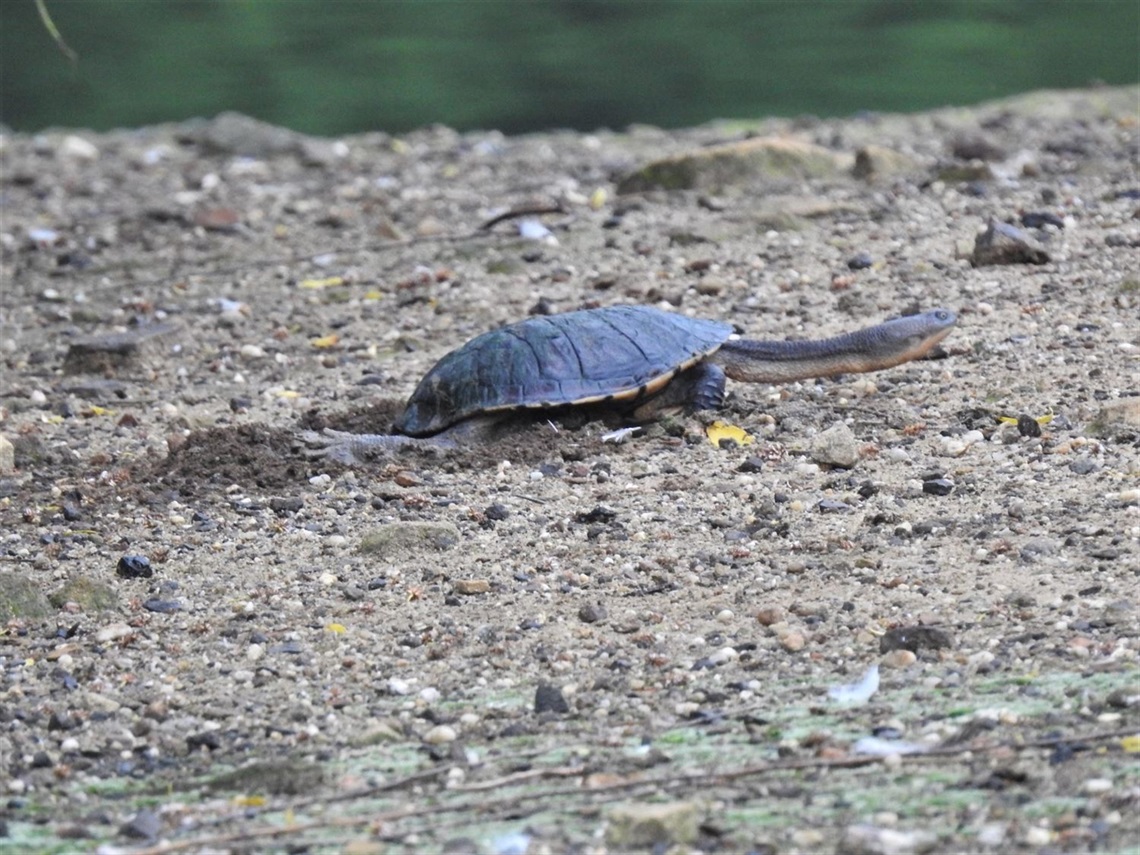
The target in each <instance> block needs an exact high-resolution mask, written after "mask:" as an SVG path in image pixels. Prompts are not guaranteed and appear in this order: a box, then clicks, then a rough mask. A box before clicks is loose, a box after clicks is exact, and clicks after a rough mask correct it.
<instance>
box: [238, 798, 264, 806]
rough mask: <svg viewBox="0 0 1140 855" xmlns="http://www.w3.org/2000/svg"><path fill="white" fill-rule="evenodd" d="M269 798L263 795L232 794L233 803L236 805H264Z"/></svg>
mask: <svg viewBox="0 0 1140 855" xmlns="http://www.w3.org/2000/svg"><path fill="white" fill-rule="evenodd" d="M268 803H269V799H267V798H266V797H265V796H234V805H236V806H237V807H265V806H266V805H267V804H268Z"/></svg>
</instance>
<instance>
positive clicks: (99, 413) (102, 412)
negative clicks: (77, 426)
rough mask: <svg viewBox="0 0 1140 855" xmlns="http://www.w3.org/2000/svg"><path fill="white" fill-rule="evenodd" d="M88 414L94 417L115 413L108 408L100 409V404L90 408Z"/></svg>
mask: <svg viewBox="0 0 1140 855" xmlns="http://www.w3.org/2000/svg"><path fill="white" fill-rule="evenodd" d="M87 412H88V413H89V414H90V415H93V416H109V415H111V413H112V412H114V411H113V410H109V409H107V408H106V407H100V406H99V405H98V404H92V405H91V406H90V408H88V410H87Z"/></svg>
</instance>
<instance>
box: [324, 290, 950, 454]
mask: <svg viewBox="0 0 1140 855" xmlns="http://www.w3.org/2000/svg"><path fill="white" fill-rule="evenodd" d="M956 322H957V316H956V315H955V314H954V312H952V311H950V310H949V309H934V310H931V311H928V312H923V313H921V314H916V315H907V316H905V317H901V318H894V319H892V320H888V321H885V322H884V323H881V324H877V325H875V326H872V327H867V328H865V329H861V330H858V331H856V332H852V333H847V334H845V335H840V336H836V337H834V338H827V339H820V340H815V341H751V340H747V339H734V338H731V336H732V333H733V328H732V326H731V325H730V324H726V323H723V322H721V321H710V320H702V319H697V318H689V317H686V316H684V315H679V314H675V313H673V312H665V311H661V310H659V309H654V308H650V307H648V306H611V307H608V308H602V309H586V310H583V311H577V312H567V313H565V314H560V315H548V316H540V317H533V318H527V319H526V320H525V321H519V322H518V323H514V324H510V325H509V326H505V327H502V328H500V329H497V330H492V331H491V332H488V333H484V334H483V335H480V336H477V337H476V338H473V339H472V340H471V341H469V342H467V344H465V345H463V346H462V347H460V348H458V349H457V350H453V351H452V352H451V353H448V354H447V355H446V356H444V357H443V358H442V359H441V360H440V361H439V362H437V363H436V364H435V367H433V368H432V369H431V370H430V371H428V373H427V374H426V375H424V378H423V379H422V380H421V381H420V383H419V385H418V386H417V387H416V390H415V391H414V392H413V393H412V396H411V398H409V399H408V403H407V406H406V407H405V408H404V412H403V413H402V414H401V415H400V417H399V418H398V419H397V420H396V424H395V425H394V430H395V433H394V434H343V433H336V432H326V434H327V436H326V438H325V440H324V441H325V443H326V444H327V445H328V446H329V449H330V451H331V452H332V453H333V454H336V455H340V456H351V455H352V452H354V451H366V450H367V449H369V448H377V447H379V448H385V447H397V446H401V445H412V444H417V443H428V444H434V445H454V444H456V443H457V442H458V441H460V440H461V439H462V438H464V437H470V436H472V435H474V434H476V433H477V432H479V431H480V430H482V429H484V428H486V427H487V426H489V425H491V424H493V423H495V422H496V421H498V420H501V419H502V418H503V416H504V415H506V414H508V413H511V412H515V411H518V410H533V409H545V408H554V407H570V406H580V405H603V406H604V407H605V408H607V409H612V410H617V411H620V412H622V413H624V414H626V415H627V416H628V417H629V418H630V419H631V420H633V421H635V422H644V421H651V420H652V419H654V418H656V417H657V416H658V415H660V414H661V413H662V412H664V411H668V410H672V409H677V408H681V407H686V408H689V409H693V410H699V409H713V408H716V407H719V406H720V405H721V404H722V403H723V400H724V384H725V377H731V378H732V379H733V380H741V381H745V382H751V383H786V382H790V381H792V380H800V379H804V378H808V377H831V376H834V375H837V374H848V373H856V372H866V371H878V370H880V369H883V368H890V367H891V366H893V365H898V364H899V363H902V362H907V361H908V360H911V359H916V358H918V357H920V356H922V355H924V354H926V353H928V352H929V351H930V350H931V348H933V347H934V346H935V345H936V344H937V343H938V342H940V341H941V340H942V339H943V338H944V337H945V336H946V335H947V334H948V333H949V332H950V330H951V329H952V328H953V326H954V324H955V323H956Z"/></svg>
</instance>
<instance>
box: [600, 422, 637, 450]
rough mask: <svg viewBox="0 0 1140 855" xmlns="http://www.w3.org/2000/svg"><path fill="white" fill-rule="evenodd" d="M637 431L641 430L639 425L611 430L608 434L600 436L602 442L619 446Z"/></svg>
mask: <svg viewBox="0 0 1140 855" xmlns="http://www.w3.org/2000/svg"><path fill="white" fill-rule="evenodd" d="M639 430H641V425H631V426H630V427H623V428H618V429H617V430H611V431H610V432H609V433H603V434H602V442H612V443H614V444H615V445H621V444H622V443H623V442H625V441H626V440H627V439H629V438H630V437H631V436H633V435H634V434H635V433H637V432H638V431H639Z"/></svg>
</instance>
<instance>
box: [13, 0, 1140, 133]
mask: <svg viewBox="0 0 1140 855" xmlns="http://www.w3.org/2000/svg"><path fill="white" fill-rule="evenodd" d="M46 5H47V8H48V11H49V12H50V14H51V16H52V18H53V19H54V21H55V23H56V25H57V26H58V28H59V30H60V32H61V34H62V35H63V37H64V39H65V40H66V41H67V42H68V44H70V46H71V47H72V48H74V49H75V51H76V52H77V53H78V54H79V60H78V63H76V64H74V65H73V64H72V63H71V62H70V61H69V60H68V59H66V58H65V57H64V56H63V55H62V54H61V53H60V51H59V50H58V49H57V48H56V47H55V45H54V44H53V42H52V40H51V37H50V35H49V34H48V32H47V31H46V30H45V27H44V25H43V23H42V22H41V20H40V18H39V15H38V13H37V10H36V7H35V3H34V0H0V19H2V20H0V121H2V122H3V123H4V124H6V125H8V126H9V127H10V128H13V129H16V130H21V131H34V130H38V129H41V128H45V127H48V126H64V127H86V128H93V129H97V130H103V129H107V128H112V127H131V126H137V125H144V124H151V123H155V122H162V121H171V120H181V119H186V118H190V117H194V116H212V115H214V114H216V113H218V112H220V111H222V110H238V111H241V112H243V113H247V114H249V115H252V116H256V117H258V118H260V119H264V120H266V121H269V122H272V123H274V124H279V125H285V126H288V127H290V128H294V129H296V130H300V131H305V132H308V133H312V134H321V135H336V134H342V133H347V132H353V131H364V130H384V131H389V132H400V131H405V130H408V129H410V128H413V127H418V126H422V125H425V124H430V123H435V122H440V123H443V124H446V125H449V126H451V127H455V128H458V129H461V130H467V129H472V128H497V129H500V130H503V131H507V132H512V133H518V132H525V131H532V130H548V129H554V128H574V129H577V130H594V129H597V128H600V127H610V128H617V129H620V128H623V127H625V126H627V125H629V124H630V123H634V122H637V123H649V124H655V125H660V126H663V127H680V126H688V125H694V124H699V123H701V122H704V121H707V120H710V119H714V118H751V117H760V116H769V115H785V116H792V115H800V114H815V115H819V116H830V115H848V114H851V113H855V112H858V111H862V110H873V111H910V110H917V109H924V108H929V107H937V106H944V105H948V104H969V103H973V102H977V101H981V100H986V99H990V98H996V97H1000V96H1003V95H1009V94H1013V93H1016V92H1023V91H1027V90H1031V89H1040V88H1052V87H1078V86H1087V85H1090V84H1092V83H1095V82H1105V83H1113V84H1116V83H1134V82H1136V81H1137V79H1138V78H1140V2H1137V0H1081V2H1076V0H826V2H820V1H819V0H802V2H796V0H684V2H671V0H637V2H634V0H46Z"/></svg>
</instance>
